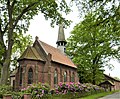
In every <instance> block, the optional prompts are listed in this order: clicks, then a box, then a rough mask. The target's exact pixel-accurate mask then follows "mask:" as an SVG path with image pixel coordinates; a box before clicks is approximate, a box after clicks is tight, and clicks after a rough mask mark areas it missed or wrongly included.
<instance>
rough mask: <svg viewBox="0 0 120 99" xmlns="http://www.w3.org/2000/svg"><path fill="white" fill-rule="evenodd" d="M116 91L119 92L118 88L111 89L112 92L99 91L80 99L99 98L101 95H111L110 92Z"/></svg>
mask: <svg viewBox="0 0 120 99" xmlns="http://www.w3.org/2000/svg"><path fill="white" fill-rule="evenodd" d="M115 92H118V90H117V91H111V92H102V93H98V94H93V95H89V96H86V97H82V98H79V99H98V98H100V97H104V96H106V95H110V94H113V93H115Z"/></svg>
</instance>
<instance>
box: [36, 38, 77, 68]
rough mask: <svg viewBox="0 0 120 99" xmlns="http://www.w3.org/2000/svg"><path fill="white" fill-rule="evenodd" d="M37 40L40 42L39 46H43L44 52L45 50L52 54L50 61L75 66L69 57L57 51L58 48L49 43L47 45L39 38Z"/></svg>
mask: <svg viewBox="0 0 120 99" xmlns="http://www.w3.org/2000/svg"><path fill="white" fill-rule="evenodd" d="M37 41H38V42H39V44H41V46H42V47H43V49H44V50H45V52H47V54H48V53H50V54H51V55H52V61H54V62H57V63H61V64H64V65H67V66H70V67H74V68H77V67H76V66H75V65H74V63H73V62H72V60H71V59H70V58H69V57H67V56H66V55H65V54H62V53H61V52H60V51H59V49H57V48H55V47H53V46H51V45H48V44H46V43H44V42H42V41H40V40H37Z"/></svg>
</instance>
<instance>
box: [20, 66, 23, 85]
mask: <svg viewBox="0 0 120 99" xmlns="http://www.w3.org/2000/svg"><path fill="white" fill-rule="evenodd" d="M22 72H23V69H22V68H20V85H22Z"/></svg>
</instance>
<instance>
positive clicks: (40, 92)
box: [21, 83, 50, 99]
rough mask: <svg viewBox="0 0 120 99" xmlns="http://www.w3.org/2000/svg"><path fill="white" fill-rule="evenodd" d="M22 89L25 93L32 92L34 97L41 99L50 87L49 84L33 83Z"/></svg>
mask: <svg viewBox="0 0 120 99" xmlns="http://www.w3.org/2000/svg"><path fill="white" fill-rule="evenodd" d="M21 91H22V92H23V93H30V94H31V96H32V98H33V99H40V98H42V97H45V96H46V94H48V92H49V91H50V87H49V85H48V84H42V83H38V84H32V85H30V86H28V87H27V88H23V89H22V90H21Z"/></svg>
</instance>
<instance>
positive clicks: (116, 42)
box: [67, 12, 120, 84]
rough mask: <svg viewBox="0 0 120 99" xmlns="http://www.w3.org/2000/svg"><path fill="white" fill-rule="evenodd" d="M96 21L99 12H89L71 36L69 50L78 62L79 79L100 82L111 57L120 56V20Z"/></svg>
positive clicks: (94, 82)
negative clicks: (99, 22)
mask: <svg viewBox="0 0 120 99" xmlns="http://www.w3.org/2000/svg"><path fill="white" fill-rule="evenodd" d="M101 17H102V15H101ZM113 20H114V21H113ZM97 23H98V14H97V13H96V12H91V13H88V15H86V16H85V18H84V20H83V21H82V22H80V23H79V24H77V25H76V26H75V27H74V29H73V31H72V32H71V36H70V38H69V39H68V45H67V53H68V54H69V56H71V58H72V59H73V61H74V62H75V64H77V65H78V73H79V77H80V82H91V83H93V84H96V83H99V82H100V80H101V78H102V74H103V67H104V66H106V65H108V63H109V60H110V59H112V58H114V59H118V60H119V59H120V21H118V20H116V19H114V18H111V19H110V20H109V21H108V22H107V23H101V24H99V25H97ZM114 24H115V25H116V26H114Z"/></svg>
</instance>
